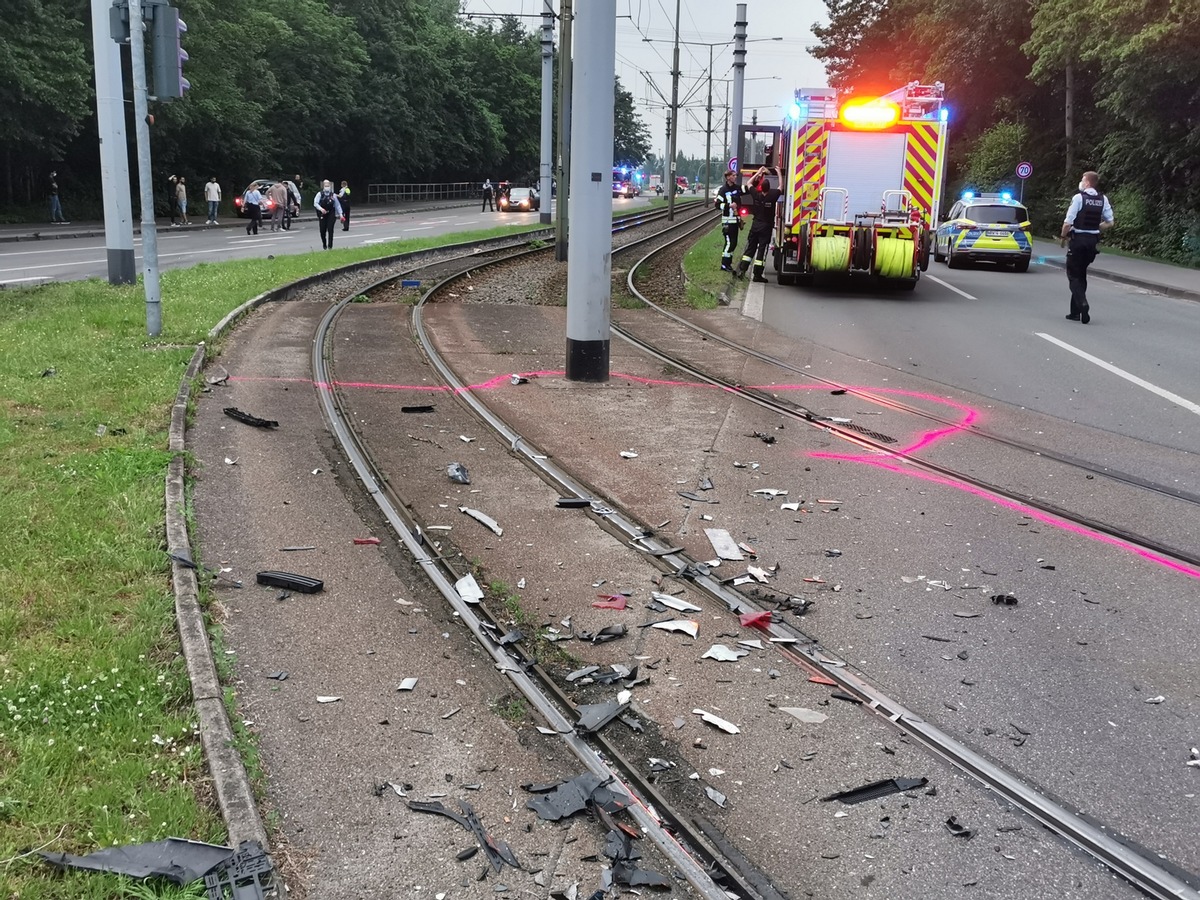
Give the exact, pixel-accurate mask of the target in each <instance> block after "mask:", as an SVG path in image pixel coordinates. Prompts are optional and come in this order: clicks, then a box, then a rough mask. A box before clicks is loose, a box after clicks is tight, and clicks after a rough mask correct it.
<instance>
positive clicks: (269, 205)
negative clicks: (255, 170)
mask: <svg viewBox="0 0 1200 900" xmlns="http://www.w3.org/2000/svg"><path fill="white" fill-rule="evenodd" d="M275 181H276V179H274V178H255V179H254V180H253V181H252V182H250V183H249V184H248V185H246V187H245V188H244V189H243V190H242V192H241V193H240V194H238V195H237V196H236V197H234V198H233V208H234V211H235V212H237V216H238V218H239V219H245V218H248V217H249V215H250V213H248V212H246V210H245V209H243V208H242V207H243V206H245V204H244V203H243V202H242V198H243V197H245V196H246V191H248V190H250V188H254V187H256V188H258V191H259V193H260V194H262V198H263V199H262V206H260V207H259V209H260V210H261V211H262V217H263V218H264V219H269V218H271V215H272V214H273V213H274V212H275V204H274V203H273V202H272V201H271V199H270V198H269V197H267V190H268V189H269V188H270V187H271V185H273V184H274V183H275Z"/></svg>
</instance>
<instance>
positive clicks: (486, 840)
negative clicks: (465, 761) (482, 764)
mask: <svg viewBox="0 0 1200 900" xmlns="http://www.w3.org/2000/svg"><path fill="white" fill-rule="evenodd" d="M458 807H459V809H460V810H462V812H461V814H460V813H456V812H454V811H453V810H451V809H447V808H446V807H445V806H444V805H443V804H442V803H441V802H439V801H436V800H435V801H432V802H425V801H421V800H409V801H408V808H409V809H411V810H413V811H414V812H427V813H434V814H436V815H439V816H445V817H446V818H448V819H453V820H454V821H455V822H457V823H458V824H459V825H461V826H462V827H463V828H464V829H466V830H467V831H469V832H471V833H472V834H474V835H475V839H476V840H477V841H478V842H479V847H480V849H481V850H483V852H484V853H485V854H487V857H488V861H489V862H490V863H491V864H492V868H494V869H495V870H496V871H497V872H499V871H500V869H501V867H502V866H503V865H505V864H507V865H510V866H512V867H513V868H514V869H520V868H521V864H520V863H519V862H517V858H516V856H515V855H514V854H513V852H512V849H511V848H510V847H509V846H508V844H506V843H504V842H503V841H497V840H496V839H495V838H493V837H492V836H491V835H490V834H488V833H487V831H486V830H485V829H484V827H483V823H482V822H481V821H480V820H479V816H478V815H476V814H475V808H474V807H472V806H471V804H470V803H468V802H467V801H466V800H459V801H458ZM485 871H486V870H485Z"/></svg>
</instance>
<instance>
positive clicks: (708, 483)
mask: <svg viewBox="0 0 1200 900" xmlns="http://www.w3.org/2000/svg"><path fill="white" fill-rule="evenodd" d="M712 489H713V481H712V479H711V478H705V479H703V480H701V482H700V490H702V491H711V490H712Z"/></svg>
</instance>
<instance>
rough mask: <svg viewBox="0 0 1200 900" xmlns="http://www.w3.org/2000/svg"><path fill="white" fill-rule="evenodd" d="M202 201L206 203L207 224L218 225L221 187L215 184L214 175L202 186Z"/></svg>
mask: <svg viewBox="0 0 1200 900" xmlns="http://www.w3.org/2000/svg"><path fill="white" fill-rule="evenodd" d="M204 199H205V200H207V201H208V222H207V224H209V225H219V224H221V223H220V222H218V221H217V210H218V209H219V208H220V206H221V185H219V184H217V176H216V175H214V176H213V177H212V178H210V179H208V184H206V185H204Z"/></svg>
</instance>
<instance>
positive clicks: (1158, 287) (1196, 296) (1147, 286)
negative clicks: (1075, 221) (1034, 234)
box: [1038, 256, 1200, 300]
mask: <svg viewBox="0 0 1200 900" xmlns="http://www.w3.org/2000/svg"><path fill="white" fill-rule="evenodd" d="M1038 262H1040V263H1042V264H1043V265H1047V266H1054V268H1056V269H1066V268H1067V261H1066V260H1065V259H1052V258H1050V257H1048V256H1044V257H1042V258H1041V259H1039V260H1038ZM1088 275H1090V276H1093V277H1095V278H1103V279H1104V280H1105V281H1115V282H1116V283H1118V284H1127V285H1129V286H1130V287H1136V288H1141V289H1142V290H1145V291H1154V292H1155V293H1156V294H1163V295H1164V296H1166V297H1174V298H1175V299H1177V300H1200V291H1193V290H1189V289H1187V288H1179V287H1171V286H1170V285H1166V284H1159V283H1158V282H1154V281H1148V280H1147V279H1145V278H1134V277H1133V276H1131V275H1122V274H1121V273H1119V272H1113V271H1112V270H1111V269H1097V268H1095V267H1094V266H1093V267H1089V268H1088Z"/></svg>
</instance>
